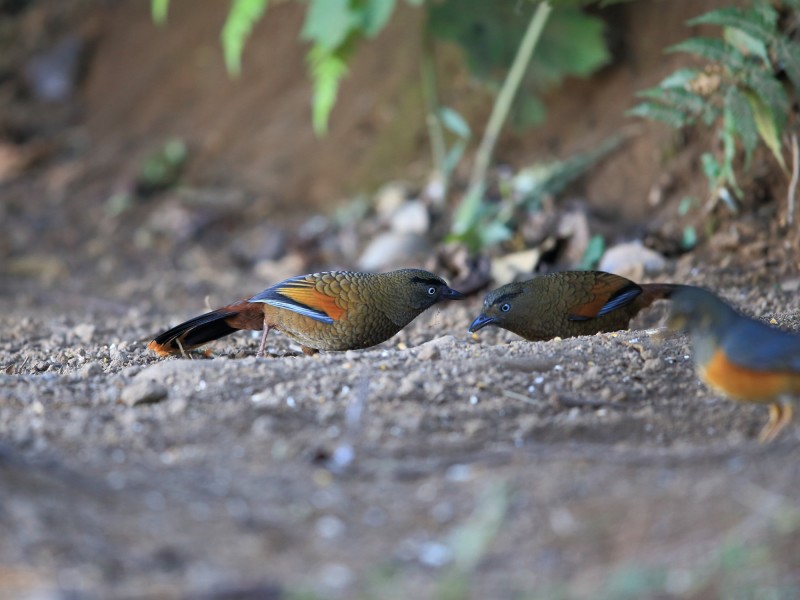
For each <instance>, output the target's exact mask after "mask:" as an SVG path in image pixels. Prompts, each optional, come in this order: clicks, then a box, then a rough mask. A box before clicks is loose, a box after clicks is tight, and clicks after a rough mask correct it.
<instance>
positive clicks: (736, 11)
mask: <svg viewBox="0 0 800 600" xmlns="http://www.w3.org/2000/svg"><path fill="white" fill-rule="evenodd" d="M776 23H777V13H774V11H773V16H772V18H769V15H767V14H765V13H762V12H760V11H756V10H754V9H743V8H739V7H726V8H720V9H717V10H712V11H710V12H707V13H705V14H702V15H700V16H699V17H695V18H694V19H690V20H689V21H688V24H689V25H719V26H720V27H732V28H735V29H738V30H740V31H743V32H745V33H746V34H748V35H750V36H752V37H753V38H756V39H759V40H763V41H769V40H772V39H773V38H774V37H775V36H776V35H777V29H776Z"/></svg>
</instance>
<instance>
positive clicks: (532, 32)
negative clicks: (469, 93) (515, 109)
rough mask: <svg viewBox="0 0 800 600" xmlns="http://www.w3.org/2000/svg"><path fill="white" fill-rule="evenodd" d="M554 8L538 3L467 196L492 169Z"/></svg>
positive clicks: (486, 134)
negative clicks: (524, 80)
mask: <svg viewBox="0 0 800 600" xmlns="http://www.w3.org/2000/svg"><path fill="white" fill-rule="evenodd" d="M552 10H553V9H552V7H551V6H550V2H549V1H547V0H543V1H542V2H540V3H539V6H537V7H536V12H535V13H534V14H533V17H532V18H531V22H530V24H529V25H528V29H527V31H526V32H525V36H524V37H523V38H522V42H521V43H520V45H519V49H518V50H517V55H516V56H515V57H514V62H513V63H512V64H511V68H510V69H509V71H508V75H507V76H506V79H505V81H504V82H503V87H502V88H501V89H500V93H499V94H498V95H497V99H496V100H495V103H494V107H493V108H492V114H491V116H490V117H489V122H488V123H487V124H486V130H485V131H484V133H483V139H482V140H481V144H480V146H479V147H478V151H477V152H476V154H475V165H474V166H473V168H472V175H471V177H470V182H469V191H468V192H467V196H469V195H471V194H477V193H479V190H481V189H482V188H483V185H484V181H485V179H486V172H487V171H488V170H489V163H490V162H491V159H492V154H493V153H494V147H495V144H496V143H497V138H498V137H499V135H500V129H501V128H502V127H503V123H505V121H506V119H507V118H508V112H509V110H510V109H511V103H512V102H513V101H514V96H515V95H516V93H517V89H518V88H519V84H520V82H521V81H522V76H523V75H524V74H525V71H526V70H527V68H528V64H529V63H530V60H531V57H532V56H533V51H534V49H535V48H536V44H537V42H538V41H539V38H540V37H541V34H542V31H543V30H544V26H545V23H546V22H547V18H548V17H549V16H550V11H552Z"/></svg>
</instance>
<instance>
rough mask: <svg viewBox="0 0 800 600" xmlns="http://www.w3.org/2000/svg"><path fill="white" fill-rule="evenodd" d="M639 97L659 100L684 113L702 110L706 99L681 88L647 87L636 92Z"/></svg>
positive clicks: (695, 112)
mask: <svg viewBox="0 0 800 600" xmlns="http://www.w3.org/2000/svg"><path fill="white" fill-rule="evenodd" d="M636 95H637V96H639V97H640V98H647V99H649V100H658V101H659V102H661V103H663V104H666V105H667V106H670V107H671V108H677V109H678V110H680V111H682V112H684V113H690V114H692V115H698V114H700V113H701V112H702V111H703V108H704V107H705V105H706V103H707V101H706V99H705V98H703V97H702V96H698V95H697V94H695V93H694V92H690V91H688V90H685V89H683V88H661V87H655V88H649V89H646V90H641V91H640V92H637V93H636Z"/></svg>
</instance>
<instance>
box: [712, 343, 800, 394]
mask: <svg viewBox="0 0 800 600" xmlns="http://www.w3.org/2000/svg"><path fill="white" fill-rule="evenodd" d="M700 377H701V378H702V379H703V381H705V382H706V383H707V384H709V385H710V386H712V387H714V388H716V389H718V390H719V391H721V392H723V393H725V394H727V395H728V396H730V397H732V398H735V399H737V400H744V401H746V402H770V401H772V400H774V399H776V398H777V397H778V396H780V395H781V394H785V393H787V392H790V391H791V390H792V388H793V387H794V388H795V389H796V388H797V386H798V384H800V376H798V375H796V374H792V373H781V372H777V373H773V372H769V371H755V370H753V369H748V368H747V367H742V366H740V365H737V364H734V363H732V362H731V361H729V360H728V358H727V356H725V353H724V352H723V351H722V350H718V351H717V352H716V353H714V356H713V357H712V358H711V360H710V361H708V363H706V365H705V366H704V367H701V368H700Z"/></svg>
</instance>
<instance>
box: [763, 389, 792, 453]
mask: <svg viewBox="0 0 800 600" xmlns="http://www.w3.org/2000/svg"><path fill="white" fill-rule="evenodd" d="M793 414H794V409H793V408H792V405H791V403H790V402H786V401H781V400H778V401H777V402H773V403H772V404H770V405H769V421H767V424H766V425H765V426H764V429H762V430H761V433H760V434H759V436H758V441H759V442H761V443H762V444H765V443H767V442H771V441H772V440H774V439H775V438H776V437H777V436H778V434H779V433H780V432H781V430H782V429H783V428H784V427H786V425H788V424H789V422H790V421H791V420H792V415H793Z"/></svg>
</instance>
